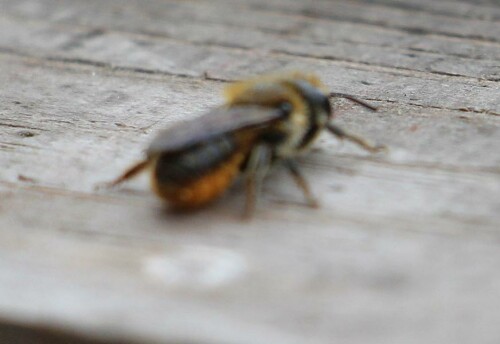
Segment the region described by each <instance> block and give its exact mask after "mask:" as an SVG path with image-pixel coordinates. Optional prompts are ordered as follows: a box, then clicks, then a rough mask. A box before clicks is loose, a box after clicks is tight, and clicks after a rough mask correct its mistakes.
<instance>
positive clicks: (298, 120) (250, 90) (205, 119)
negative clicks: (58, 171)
mask: <svg viewBox="0 0 500 344" xmlns="http://www.w3.org/2000/svg"><path fill="white" fill-rule="evenodd" d="M332 96H340V97H344V98H347V99H350V100H351V101H354V102H356V103H358V104H360V105H362V106H365V107H367V108H369V109H371V110H375V108H374V107H372V106H371V105H369V104H367V103H365V102H363V101H361V100H358V99H356V98H354V97H352V96H349V95H345V94H339V93H328V92H327V91H326V88H325V86H324V85H323V84H322V83H321V82H320V80H319V79H318V78H317V77H316V76H315V75H313V74H307V73H300V72H292V73H284V74H272V75H264V76H260V77H257V78H253V79H249V80H245V81H239V82H235V83H233V84H231V85H229V86H227V87H226V89H225V97H226V104H225V105H223V106H220V107H217V108H215V109H213V110H211V111H208V112H207V113H205V114H204V115H202V116H200V117H198V118H196V119H194V120H191V121H187V122H182V123H179V124H177V125H174V126H172V127H170V128H167V129H164V130H163V131H160V132H159V134H158V135H157V136H156V138H154V139H153V141H152V142H151V144H150V146H149V148H148V149H147V151H146V157H145V158H144V160H142V161H140V162H138V163H137V164H135V165H134V166H132V167H130V168H129V169H128V170H126V171H125V172H124V173H123V174H122V175H121V176H119V177H118V178H117V179H116V180H114V181H112V182H111V183H109V185H110V186H116V185H118V184H120V183H122V182H124V181H126V180H128V179H130V178H132V177H134V176H136V175H137V174H138V173H139V172H141V171H143V170H145V169H149V170H150V172H151V185H152V189H153V190H154V191H155V192H156V194H157V195H158V196H159V197H161V198H162V199H164V200H166V201H167V203H169V204H170V205H171V206H172V207H173V208H175V209H181V210H183V209H194V208H198V207H202V206H205V205H206V204H208V203H210V202H212V201H214V200H215V199H217V198H219V197H220V196H221V195H222V194H224V192H225V191H226V190H227V189H228V188H229V187H230V186H231V185H232V184H233V183H234V182H235V180H236V179H237V178H238V177H243V179H244V182H245V188H246V203H245V209H244V216H245V217H249V216H250V215H251V214H252V213H253V211H254V208H255V204H256V199H257V196H258V194H259V190H260V188H261V185H262V183H263V180H264V178H265V177H266V175H267V174H268V172H269V170H270V168H271V167H272V166H274V165H277V164H283V165H284V166H285V167H286V168H287V169H288V171H289V172H290V174H291V176H292V177H293V180H294V181H295V183H296V184H297V186H298V187H299V188H300V189H301V190H302V192H303V194H304V196H305V198H306V200H307V204H308V205H309V206H311V207H317V206H318V202H317V200H316V198H315V197H314V196H313V195H312V193H311V191H310V188H309V186H308V183H307V182H306V180H305V179H304V177H303V175H302V173H301V172H300V170H299V168H298V166H297V163H296V161H295V158H296V157H297V156H298V155H299V154H300V153H302V152H304V151H306V150H307V149H308V148H309V147H310V146H311V144H312V143H313V142H314V141H315V139H316V138H317V137H318V135H319V134H320V133H321V132H322V131H323V130H325V129H326V130H328V131H329V132H330V133H332V134H333V135H335V136H337V137H338V138H340V139H347V140H350V141H353V142H355V143H357V144H358V145H360V146H361V147H363V148H365V149H367V150H368V151H370V152H376V151H378V150H380V149H383V146H375V145H372V144H371V143H369V142H368V141H366V140H365V139H363V138H361V137H359V136H356V135H353V134H351V133H348V132H347V131H345V130H343V129H341V128H340V127H338V126H336V125H335V124H333V123H332V122H331V120H332V118H333V111H332V106H331V103H330V97H332Z"/></svg>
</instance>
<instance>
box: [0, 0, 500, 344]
mask: <svg viewBox="0 0 500 344" xmlns="http://www.w3.org/2000/svg"><path fill="white" fill-rule="evenodd" d="M0 8H1V9H2V13H1V14H0V31H1V32H2V35H0V83H1V84H2V85H6V87H4V88H3V89H2V92H0V166H2V168H1V169H0V338H1V339H6V338H7V340H8V341H9V342H13V341H14V340H19V341H21V342H22V341H24V342H26V341H27V340H31V339H33V338H35V339H33V340H38V342H37V344H40V343H51V342H54V341H55V340H59V338H60V339H61V341H62V342H65V341H68V340H69V339H68V338H72V339H73V340H76V339H75V338H78V340H79V341H80V342H82V343H89V344H90V342H95V341H101V342H108V341H110V340H113V341H114V342H117V343H200V344H201V343H242V344H243V343H283V344H293V343H306V342H307V343H318V344H323V343H325V344H326V343H332V342H341V343H347V344H357V343H366V342H370V343H387V342H404V343H421V342H425V343H436V344H437V343H439V344H443V343H453V344H457V343H458V344H461V343H464V344H465V343H470V342H475V343H497V342H499V340H500V331H499V330H498V327H497V323H498V308H499V307H500V303H499V300H500V295H499V290H500V274H498V271H499V268H500V254H499V253H498V245H499V242H500V241H499V240H500V227H499V226H498V223H500V199H499V197H498V195H499V194H500V154H498V147H499V144H500V116H498V115H499V114H500V83H499V82H498V76H499V74H498V73H499V69H498V68H499V65H498V60H499V59H500V45H499V41H498V37H499V35H498V33H499V30H500V25H499V24H498V22H497V20H496V18H497V16H498V11H499V10H500V7H498V5H497V4H495V3H494V2H492V1H488V0H482V1H480V2H476V3H475V4H474V3H472V2H470V1H469V2H466V1H457V2H450V1H441V2H432V1H430V0H424V1H420V2H419V1H416V0H405V1H402V0H362V1H361V0H360V1H349V2H340V1H335V2H331V1H317V2H294V1H290V0H274V1H268V2H266V3H264V2H263V1H261V0H249V1H236V0H235V1H231V2H229V1H226V0H213V1H204V0H203V1H201V0H199V1H198V0H197V1H190V2H183V1H173V0H149V1H147V2H144V1H128V2H122V1H115V0H107V1H93V0H91V1H86V2H82V1H76V0H58V1H52V0H44V1H42V2H38V1H33V0H21V1H12V0H0ZM339 11H342V12H339ZM343 14H345V15H343ZM282 67H287V68H289V69H307V70H312V71H315V72H317V73H318V74H320V75H321V76H322V78H323V79H324V80H325V81H326V82H327V84H328V86H329V87H330V88H331V89H332V90H335V91H340V92H345V93H351V94H355V95H358V96H360V97H362V98H363V99H365V100H369V101H370V102H373V103H374V104H376V105H377V106H379V107H380V112H378V113H370V112H367V111H365V110H363V109H360V108H358V107H356V106H353V105H352V104H348V103H347V102H343V101H337V102H336V107H337V109H338V117H337V119H336V120H337V123H339V124H340V125H342V126H343V127H346V128H348V129H351V130H353V131H355V132H358V133H361V134H364V135H365V136H367V137H368V138H371V139H373V140H375V141H377V142H381V143H385V144H387V145H388V146H389V148H390V151H389V153H388V154H386V155H384V154H381V155H377V156H368V155H367V154H365V153H364V152H362V151H360V150H359V149H358V148H357V147H354V146H353V145H351V144H348V143H346V144H343V145H340V144H339V143H338V142H337V141H336V140H334V139H332V138H330V137H328V136H325V137H322V138H321V139H320V141H319V142H318V144H317V145H316V148H315V150H314V151H313V152H311V153H310V154H309V155H307V156H305V157H304V158H302V159H301V160H300V163H301V166H302V168H303V169H304V174H305V175H306V176H307V177H308V179H309V180H310V181H311V182H312V188H313V190H314V192H315V193H316V194H317V195H318V197H319V199H320V201H321V203H322V207H321V208H320V209H318V210H311V209H309V208H307V207H304V206H303V199H302V195H301V193H300V192H299V190H297V189H296V188H295V186H294V184H293V183H292V181H290V180H289V177H288V175H286V173H285V171H283V170H280V169H277V170H276V171H273V173H272V174H271V175H270V176H269V178H268V180H267V183H266V185H265V188H264V193H263V195H262V198H261V199H260V202H259V204H258V208H257V211H256V214H255V217H254V218H253V219H252V221H250V222H244V221H241V220H240V217H239V215H240V212H241V210H242V205H243V201H244V199H243V198H244V197H243V193H242V189H241V187H240V186H239V185H236V187H235V188H233V189H232V190H231V191H230V192H229V193H228V195H226V197H224V198H223V199H222V200H220V201H219V202H217V203H215V204H214V205H213V206H211V207H209V208H207V209H204V210H202V211H200V212H197V213H194V214H190V215H175V214H172V213H170V212H168V211H166V210H165V209H164V207H163V206H162V204H161V202H159V201H158V200H157V199H156V198H155V197H154V196H153V195H152V194H151V193H150V192H149V191H148V186H147V183H146V178H139V179H138V180H136V181H131V182H130V183H127V184H126V185H124V186H123V187H122V188H118V189H115V190H100V191H96V190H95V188H94V187H95V185H96V184H97V183H99V182H102V181H107V180H109V179H110V178H112V177H115V176H116V175H117V173H119V172H121V171H122V169H123V168H125V167H126V166H128V164H129V163H131V162H133V161H134V159H136V158H138V157H140V155H141V150H142V149H143V148H144V147H145V145H146V144H147V142H148V141H149V140H150V138H151V136H152V135H154V133H155V132H156V130H158V129H159V128H161V127H163V126H167V125H171V124H172V123H174V122H177V121H181V120H187V119H191V118H194V117H195V116H196V115H198V114H200V113H202V112H203V111H206V109H208V108H210V107H211V106H213V105H215V104H218V103H220V102H221V101H222V99H221V98H220V91H221V89H222V87H223V86H224V85H225V83H226V81H230V80H234V79H239V78H241V77H244V76H247V75H253V74H256V73H259V72H263V71H269V70H274V69H276V68H282ZM450 74H451V75H450ZM47 329H48V331H49V332H46V331H47ZM39 331H43V333H41V332H39ZM40 334H41V335H43V340H45V342H41V341H40V340H41V339H40V338H37V336H38V335H40ZM6 335H7V336H8V337H6ZM2 336H3V337H2ZM0 341H1V340H0Z"/></svg>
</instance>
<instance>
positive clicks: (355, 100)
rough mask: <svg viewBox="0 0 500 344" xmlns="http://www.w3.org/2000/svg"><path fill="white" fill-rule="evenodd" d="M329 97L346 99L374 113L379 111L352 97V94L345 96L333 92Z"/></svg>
mask: <svg viewBox="0 0 500 344" xmlns="http://www.w3.org/2000/svg"><path fill="white" fill-rule="evenodd" d="M328 96H329V97H331V98H334V97H337V98H345V99H349V100H350V101H352V102H354V103H356V104H359V105H361V106H364V107H365V108H367V109H370V110H372V111H377V110H378V109H377V108H376V107H375V106H373V105H370V104H368V103H366V102H364V101H362V100H360V99H358V98H356V97H354V96H351V95H350V94H345V93H337V92H331V93H330V94H329V95H328Z"/></svg>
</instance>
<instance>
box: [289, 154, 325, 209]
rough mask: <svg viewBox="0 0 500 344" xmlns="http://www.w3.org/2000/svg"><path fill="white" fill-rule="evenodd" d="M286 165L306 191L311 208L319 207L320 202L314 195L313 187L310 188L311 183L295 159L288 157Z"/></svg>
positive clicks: (296, 181)
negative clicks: (301, 171)
mask: <svg viewBox="0 0 500 344" xmlns="http://www.w3.org/2000/svg"><path fill="white" fill-rule="evenodd" d="M285 164H286V167H287V168H288V171H290V174H291V175H292V177H293V180H294V181H295V183H296V184H297V186H298V187H299V188H300V189H301V190H302V192H303V193H304V196H305V198H306V200H307V204H308V205H309V206H310V207H311V208H318V207H319V203H318V201H317V200H316V198H315V197H314V196H313V194H312V192H311V189H310V188H309V184H308V183H307V181H306V179H305V178H304V176H303V175H302V173H300V170H299V167H298V166H297V164H296V163H295V161H293V160H291V159H288V160H286V161H285Z"/></svg>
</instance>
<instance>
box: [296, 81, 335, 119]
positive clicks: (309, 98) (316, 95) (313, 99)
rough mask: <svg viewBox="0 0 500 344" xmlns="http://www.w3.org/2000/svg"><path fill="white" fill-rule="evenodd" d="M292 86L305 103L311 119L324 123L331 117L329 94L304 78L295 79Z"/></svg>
mask: <svg viewBox="0 0 500 344" xmlns="http://www.w3.org/2000/svg"><path fill="white" fill-rule="evenodd" d="M294 86H295V87H296V89H297V91H298V92H299V93H300V95H301V96H302V97H303V99H304V100H305V102H306V103H307V105H308V107H309V112H310V116H312V117H313V120H314V121H315V122H316V123H317V124H319V125H324V124H326V123H327V122H328V121H329V120H330V119H331V117H332V107H331V103H330V99H329V95H327V94H325V93H323V92H322V91H321V90H320V89H319V88H317V87H315V86H313V85H312V84H311V83H309V82H308V81H305V80H297V81H295V82H294Z"/></svg>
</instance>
